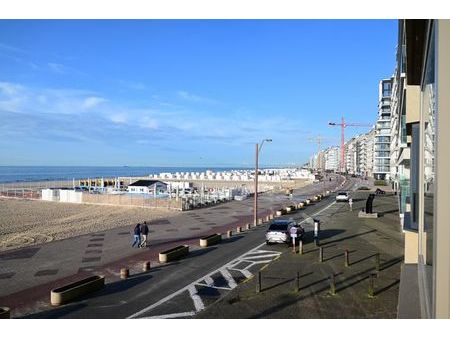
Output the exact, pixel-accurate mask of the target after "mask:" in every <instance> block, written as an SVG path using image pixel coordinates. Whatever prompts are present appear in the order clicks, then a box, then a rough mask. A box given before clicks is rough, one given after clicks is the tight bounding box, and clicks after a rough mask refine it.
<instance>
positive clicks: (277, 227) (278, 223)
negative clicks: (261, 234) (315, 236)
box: [266, 219, 305, 245]
mask: <svg viewBox="0 0 450 338" xmlns="http://www.w3.org/2000/svg"><path fill="white" fill-rule="evenodd" d="M294 226H295V227H296V228H297V240H300V239H301V238H302V237H303V234H304V233H305V229H303V227H302V226H301V225H299V224H297V222H295V221H294V220H292V219H280V220H275V221H273V222H272V223H271V224H270V225H269V228H268V229H267V231H266V244H267V245H270V244H272V243H286V244H288V245H289V244H291V241H292V240H291V235H290V230H291V228H292V227H294Z"/></svg>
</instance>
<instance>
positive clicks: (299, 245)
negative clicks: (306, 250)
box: [298, 241, 303, 255]
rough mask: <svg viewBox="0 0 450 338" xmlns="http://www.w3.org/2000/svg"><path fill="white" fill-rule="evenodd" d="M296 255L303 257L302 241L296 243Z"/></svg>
mask: <svg viewBox="0 0 450 338" xmlns="http://www.w3.org/2000/svg"><path fill="white" fill-rule="evenodd" d="M298 253H299V255H303V241H299V242H298Z"/></svg>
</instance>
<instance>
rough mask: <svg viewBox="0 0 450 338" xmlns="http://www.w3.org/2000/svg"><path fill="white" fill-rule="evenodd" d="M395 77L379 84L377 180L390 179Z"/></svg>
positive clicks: (375, 156)
mask: <svg viewBox="0 0 450 338" xmlns="http://www.w3.org/2000/svg"><path fill="white" fill-rule="evenodd" d="M392 83H393V77H391V78H389V79H384V80H381V81H380V83H379V103H378V119H377V123H376V125H375V141H374V158H373V176H374V178H375V179H377V180H385V179H389V178H390V174H391V168H390V157H391V155H390V146H391V93H392Z"/></svg>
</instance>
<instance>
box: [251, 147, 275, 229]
mask: <svg viewBox="0 0 450 338" xmlns="http://www.w3.org/2000/svg"><path fill="white" fill-rule="evenodd" d="M264 142H272V139H264V140H262V141H261V144H258V143H256V148H255V150H256V152H255V195H254V200H253V225H254V226H257V225H258V157H259V152H260V151H261V148H262V146H263V144H264Z"/></svg>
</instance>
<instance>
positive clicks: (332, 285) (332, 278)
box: [330, 273, 336, 296]
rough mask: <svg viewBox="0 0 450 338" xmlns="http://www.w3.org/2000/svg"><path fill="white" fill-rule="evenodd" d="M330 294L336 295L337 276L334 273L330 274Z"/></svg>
mask: <svg viewBox="0 0 450 338" xmlns="http://www.w3.org/2000/svg"><path fill="white" fill-rule="evenodd" d="M330 295H332V296H334V295H336V276H335V275H334V273H333V274H332V275H331V276H330Z"/></svg>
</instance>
